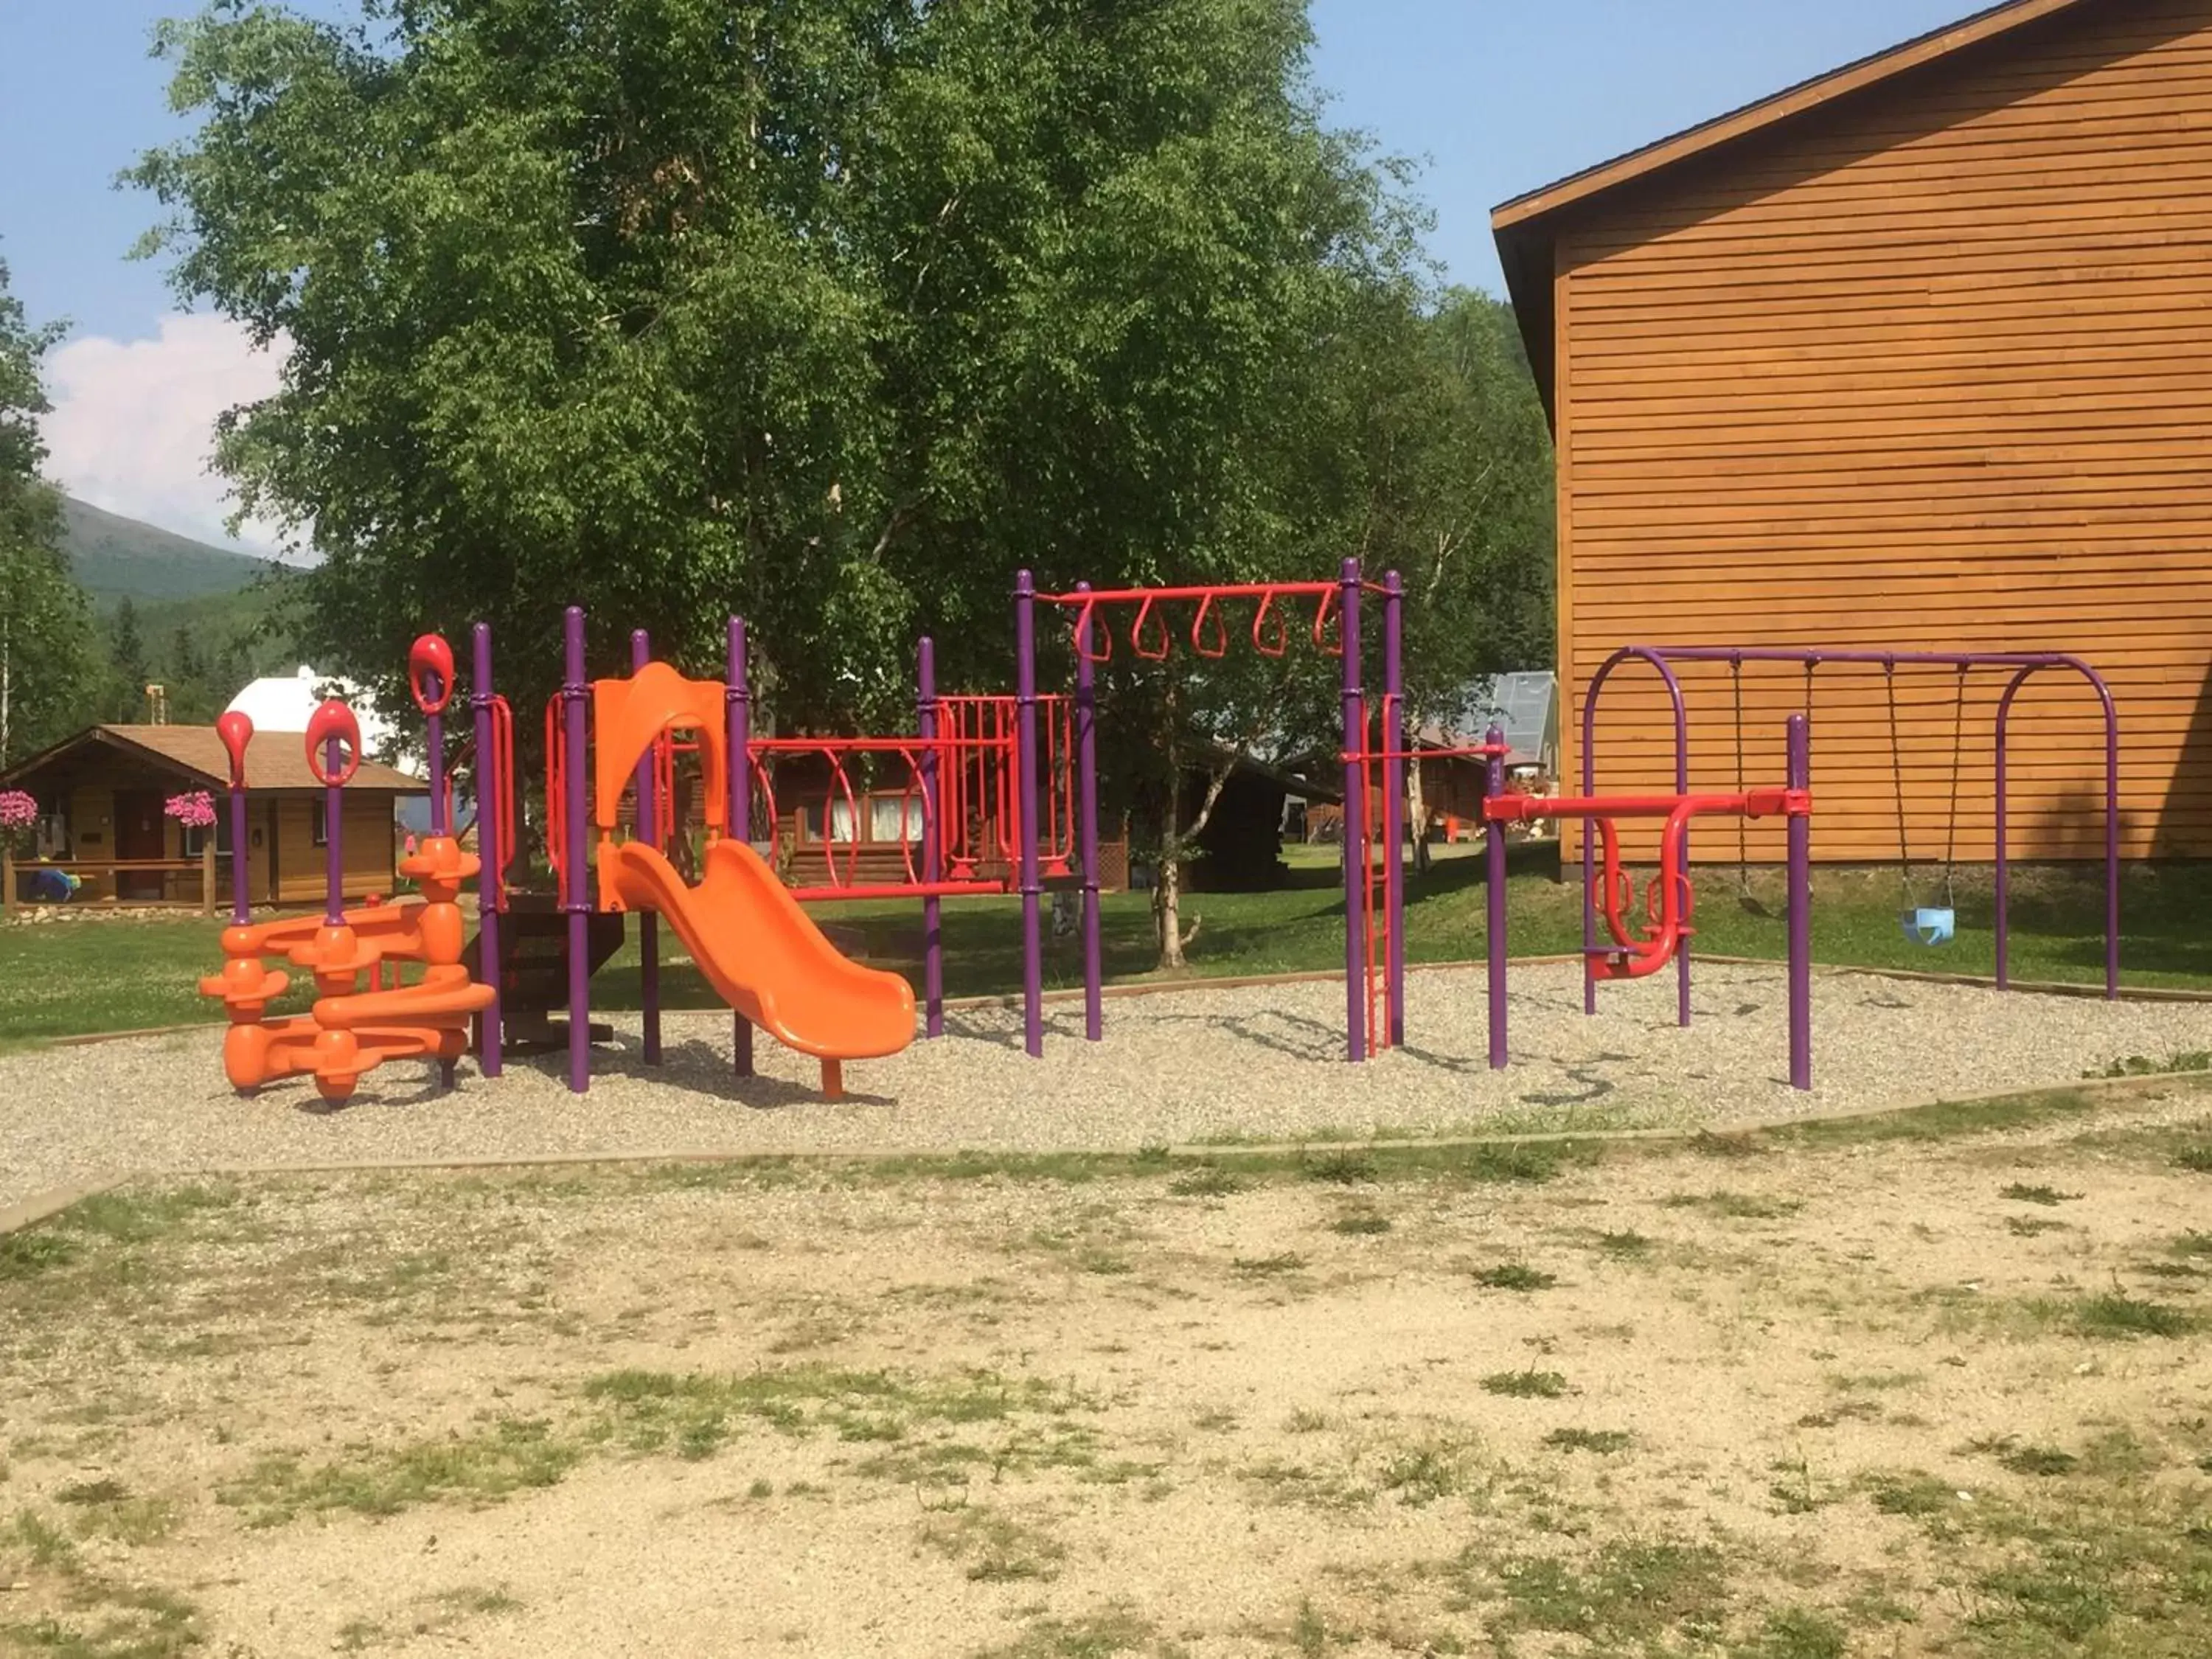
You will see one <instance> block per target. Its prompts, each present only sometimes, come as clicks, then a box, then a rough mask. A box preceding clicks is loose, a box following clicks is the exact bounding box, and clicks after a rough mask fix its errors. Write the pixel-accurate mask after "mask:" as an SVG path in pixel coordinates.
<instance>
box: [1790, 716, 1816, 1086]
mask: <svg viewBox="0 0 2212 1659" xmlns="http://www.w3.org/2000/svg"><path fill="white" fill-rule="evenodd" d="M1789 751H1790V769H1789V776H1788V778H1787V779H1786V780H1785V781H1786V782H1787V783H1788V784H1789V787H1790V788H1792V789H1810V788H1811V787H1813V738H1812V731H1811V726H1810V723H1809V722H1808V720H1806V718H1805V716H1804V715H1802V714H1792V715H1791V716H1790V722H1789ZM1812 1086H1813V820H1812V819H1811V818H1809V817H1806V816H1805V815H1804V814H1803V813H1802V812H1800V813H1792V814H1791V815H1790V1087H1791V1088H1793V1089H1809V1088H1811V1087H1812Z"/></svg>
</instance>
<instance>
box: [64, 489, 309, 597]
mask: <svg viewBox="0 0 2212 1659" xmlns="http://www.w3.org/2000/svg"><path fill="white" fill-rule="evenodd" d="M62 517H63V526H64V527H63V532H62V540H63V545H64V546H65V547H66V548H67V549H68V550H69V556H70V565H71V566H72V567H73V568H75V570H76V579H77V580H78V581H79V582H80V583H82V585H83V586H84V589H85V591H86V592H88V593H90V594H91V595H92V599H93V603H94V605H97V606H99V608H100V611H101V612H102V613H103V614H105V613H106V612H107V611H112V610H113V609H114V608H115V606H116V604H117V603H118V601H119V600H122V599H129V600H130V601H131V603H132V604H133V605H145V604H147V603H148V602H149V601H155V602H158V601H161V600H165V599H203V598H206V597H208V596H210V595H213V594H219V593H235V592H239V591H240V590H241V589H243V588H245V587H246V586H249V585H251V584H252V581H253V579H254V578H255V577H257V576H258V575H259V574H261V573H262V572H263V571H264V570H266V569H268V568H270V562H269V561H268V560H265V559H257V558H255V557H253V556H252V555H250V554H246V553H238V552H234V551H232V550H230V549H228V548H222V547H214V546H210V544H207V543H206V542H196V541H194V540H192V539H191V538H190V537H188V536H179V535H175V534H173V533H172V532H169V531H167V530H157V529H156V528H155V526H152V525H150V524H141V523H140V522H139V521H138V520H136V519H125V518H123V517H120V516H119V515H118V514H116V513H105V512H102V511H101V510H100V508H99V507H90V506H88V505H86V504H85V503H84V502H82V501H78V500H76V498H75V497H73V496H69V497H64V499H63V502H62Z"/></svg>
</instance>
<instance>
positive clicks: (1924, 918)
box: [1897, 908, 1959, 945]
mask: <svg viewBox="0 0 2212 1659" xmlns="http://www.w3.org/2000/svg"><path fill="white" fill-rule="evenodd" d="M1897 919H1898V921H1899V924H1900V925H1902V926H1903V927H1904V929H1905V938H1907V939H1911V941H1912V942H1913V943H1914V944H1915V945H1948V944H1949V943H1950V942H1951V939H1952V937H1953V936H1954V934H1955V933H1957V932H1958V925H1959V914H1958V912H1957V911H1955V910H1953V909H1950V908H1925V909H1919V910H1904V911H1900V912H1899V914H1898V918H1897Z"/></svg>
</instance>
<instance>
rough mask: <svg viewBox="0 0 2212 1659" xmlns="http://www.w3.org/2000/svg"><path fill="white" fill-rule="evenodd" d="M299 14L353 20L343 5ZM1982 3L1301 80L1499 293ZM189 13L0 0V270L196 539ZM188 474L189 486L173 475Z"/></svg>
mask: <svg viewBox="0 0 2212 1659" xmlns="http://www.w3.org/2000/svg"><path fill="white" fill-rule="evenodd" d="M186 9H189V7H188V6H187V5H186V4H184V3H181V0H0V109H4V110H6V111H7V112H8V118H7V119H6V120H5V121H4V122H0V259H5V260H6V261H7V262H8V264H9V266H10V268H11V270H12V276H13V286H14V289H15V294H16V295H17V297H19V298H20V299H21V300H22V301H24V302H25V303H26V304H27V306H28V307H30V310H31V313H32V315H33V318H34V319H49V318H54V317H67V318H69V319H71V321H72V323H73V324H74V325H75V335H74V337H73V338H74V340H75V342H76V344H75V345H74V346H73V347H72V348H71V349H70V351H69V352H67V353H65V354H64V356H63V358H62V359H61V360H60V361H59V362H58V364H57V372H56V374H55V376H54V377H53V378H54V380H55V382H56V384H55V387H54V391H55V397H56V401H57V403H58V404H65V405H66V406H65V407H64V409H63V410H61V411H60V414H59V416H58V419H57V421H56V422H54V425H53V429H52V433H51V434H50V437H51V440H52V442H53V447H54V449H55V452H56V459H57V470H58V471H61V472H62V473H63V474H64V482H67V483H70V484H71V485H72V486H73V487H76V488H78V489H79V490H80V493H82V494H85V495H88V497H90V498H91V499H94V500H95V501H100V504H101V505H104V506H112V507H114V508H115V510H118V511H122V512H130V513H134V514H135V515H137V516H140V517H150V518H154V519H155V520H156V521H157V522H161V523H164V524H167V525H170V526H172V527H173V528H178V529H181V530H185V531H187V532H191V533H206V532H208V531H210V529H211V528H212V527H213V522H214V520H215V519H216V517H217V516H219V511H218V509H217V507H216V506H215V505H214V504H215V503H216V501H217V498H218V497H219V494H220V492H219V490H216V489H214V488H213V486H212V485H211V483H210V481H207V480H205V479H203V478H199V477H197V476H196V471H197V470H196V469H194V468H192V467H191V465H189V461H190V456H189V453H188V452H189V450H190V447H191V444H190V435H191V432H192V431H195V430H197V429H198V428H199V427H200V426H202V425H204V422H205V420H206V419H207V418H208V417H209V414H210V413H211V411H212V410H215V409H219V408H221V407H222V406H224V404H227V403H228V402H232V401H236V400H237V399H238V398H243V397H247V396H252V395H254V392H255V387H256V384H257V382H256V380H255V376H254V374H253V373H252V371H251V370H250V369H247V368H244V367H242V366H241V365H240V364H238V363H236V362H224V361H223V358H222V351H223V349H224V342H225V340H226V339H227V336H225V335H224V334H223V333H222V331H220V330H219V329H217V328H216V327H215V326H214V325H213V323H212V319H208V320H207V321H205V322H204V323H203V324H201V325H185V324H180V323H179V320H178V319H174V318H173V317H172V316H170V315H169V313H173V311H174V310H175V308H176V307H175V305H174V302H173V300H172V299H171V297H170V296H169V295H168V293H167V289H166V288H165V287H164V285H163V283H162V280H161V273H160V270H159V269H158V268H157V267H155V266H152V265H148V264H131V263H129V262H127V261H126V260H125V254H126V253H127V252H128V251H129V249H130V246H131V243H132V241H133V240H136V238H137V235H138V234H139V233H140V232H141V231H142V230H143V229H144V228H145V227H146V225H147V224H148V222H149V220H150V219H151V218H152V216H153V214H152V209H151V204H149V203H148V202H147V201H145V200H144V199H143V198H142V197H137V196H136V195H135V194H132V193H131V192H126V191H117V190H115V189H113V188H112V181H113V179H114V177H115V174H116V173H117V172H118V171H119V170H120V169H121V168H122V167H125V166H127V165H128V164H129V163H130V162H131V160H132V159H133V158H134V157H135V156H136V155H137V154H138V153H139V152H140V151H142V150H143V149H145V148H146V147H148V146H149V145H150V144H156V143H161V142H163V141H165V140H166V139H167V138H169V137H173V136H174V135H175V134H176V132H177V127H176V125H175V124H174V122H173V120H172V119H171V118H170V117H169V115H168V112H167V106H166V103H165V100H164V97H163V90H164V84H165V77H164V75H163V71H162V66H161V64H159V63H157V62H155V61H153V60H152V59H150V58H149V56H148V53H147V41H148V37H149V32H150V30H151V28H152V27H153V24H154V22H155V20H157V19H158V18H160V17H162V16H164V15H172V14H174V13H177V12H179V11H183V10H186ZM302 9H307V10H313V11H317V12H320V13H322V14H324V15H356V13H357V7H356V6H355V5H353V4H351V3H349V0H306V3H305V4H304V5H303V6H302ZM1972 9H1974V0H1854V3H1851V4H1850V5H1810V4H1801V3H1790V0H1314V6H1313V17H1314V23H1315V27H1316V33H1318V36H1319V39H1320V49H1319V51H1318V52H1317V54H1316V60H1315V64H1314V70H1315V76H1316V80H1317V82H1319V83H1320V85H1321V86H1322V88H1324V89H1325V90H1326V91H1328V93H1329V94H1331V95H1332V100H1333V102H1332V113H1333V115H1334V118H1335V120H1336V121H1337V122H1338V123H1339V124H1340V125H1349V126H1356V127H1359V128H1363V129H1364V130H1366V131H1369V132H1370V133H1372V134H1373V135H1374V137H1375V138H1376V141H1377V142H1378V143H1379V144H1380V145H1381V146H1382V147H1383V149H1386V150H1388V151H1390V152H1392V153H1395V154H1399V155H1409V156H1413V157H1415V158H1417V159H1419V160H1421V161H1423V162H1424V163H1425V172H1424V174H1423V178H1422V183H1421V191H1422V194H1423V195H1424V196H1425V198H1426V199H1427V200H1428V202H1429V203H1430V204H1431V206H1432V208H1433V209H1434V210H1435V213H1436V219H1437V223H1436V229H1435V232H1434V234H1433V236H1432V239H1431V248H1432V251H1433V252H1434V253H1435V254H1436V256H1437V258H1438V259H1439V260H1440V261H1441V262H1442V264H1443V266H1444V268H1445V270H1446V271H1447V273H1448V274H1449V276H1451V278H1452V279H1453V280H1455V281H1457V282H1462V283H1469V284H1472V285H1474V286H1478V287H1483V288H1489V289H1497V288H1498V287H1499V286H1500V283H1499V278H1498V264H1497V257H1496V254H1495V252H1494V251H1493V250H1492V246H1491V240H1490V229H1489V214H1490V210H1491V209H1492V207H1493V206H1495V205H1496V204H1498V203H1499V202H1501V201H1504V199H1506V198H1507V197H1510V196H1514V195H1517V194H1519V193H1520V192H1521V191H1525V190H1528V189H1530V188H1533V187H1534V186H1535V185H1541V184H1544V183H1546V182H1547V181H1549V180H1551V179H1555V178H1558V177H1560V176H1561V175H1563V174H1565V173H1571V172H1574V171H1576V170H1577V168H1580V167H1586V166H1588V165H1589V164H1590V163H1592V162H1594V161H1602V160H1604V159H1606V158H1607V157H1608V156H1611V155H1618V154H1619V153H1620V152H1621V151H1623V150H1626V149H1633V148H1635V147H1636V146H1637V145H1638V144H1642V143H1647V142H1649V141H1650V140H1651V139H1653V138H1656V137H1662V136H1663V135H1664V134H1666V133H1668V132H1671V131H1675V130H1676V129H1678V128H1680V127H1684V126H1687V125H1691V124H1692V123H1694V122H1697V121H1699V120H1702V119H1705V118H1707V117H1709V116H1711V115H1715V114H1717V113H1719V112H1722V111H1723V110H1727V109H1729V108H1732V107H1734V106H1736V105H1739V104H1741V103H1745V102H1747V101H1749V100H1752V99H1754V98H1757V97H1759V96H1762V95H1763V94H1766V93H1769V92H1771V91H1774V90H1777V89H1778V88H1781V87H1783V86H1785V85H1787V84H1789V83H1790V82H1794V81H1798V80H1802V79H1803V78H1804V77H1805V76H1808V75H1814V74H1817V73H1819V72H1820V71H1821V70H1826V69H1830V68H1832V67H1834V66H1835V65H1837V64H1842V63H1845V62H1847V61H1849V60H1850V59H1851V58H1857V57H1860V56H1863V54H1865V53H1867V52H1872V51H1876V50H1878V49H1880V48H1881V47H1883V46H1889V45H1892V44H1894V43H1895V42H1897V41H1899V40H1905V39H1906V38H1908V37H1910V36H1911V35H1915V34H1918V33H1923V31H1925V30H1928V29H1930V28H1934V27H1939V26H1941V25H1942V24H1943V23H1946V22H1948V21H1952V20H1953V19H1954V18H1956V17H1958V16H1960V15H1964V14H1965V13H1966V12H1968V11H1970V10H1972ZM165 319H166V320H165ZM233 356H235V352H233ZM149 388H150V390H149ZM119 398H128V399H129V401H128V402H127V404H125V405H124V406H122V407H115V406H112V405H114V404H115V403H116V400H118V399H119ZM149 398H159V399H162V400H166V401H163V402H161V404H160V405H159V407H158V408H155V407H153V406H152V405H151V404H149V401H148V400H149ZM202 405H204V406H205V407H204V408H203V407H202ZM141 449H143V451H144V452H145V453H137V452H138V450H141ZM177 473H181V474H189V475H193V476H179V477H170V476H168V475H169V474H177ZM103 497H104V498H105V499H103Z"/></svg>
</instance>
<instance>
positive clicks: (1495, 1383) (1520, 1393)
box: [1482, 1370, 1567, 1400]
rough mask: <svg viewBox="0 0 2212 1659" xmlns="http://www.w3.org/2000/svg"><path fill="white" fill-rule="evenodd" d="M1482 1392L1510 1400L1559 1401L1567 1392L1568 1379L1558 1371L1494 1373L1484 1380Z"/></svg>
mask: <svg viewBox="0 0 2212 1659" xmlns="http://www.w3.org/2000/svg"><path fill="white" fill-rule="evenodd" d="M1482 1391H1483V1392H1484V1393H1485V1394H1494V1395H1503V1396H1504V1398H1506V1399H1508V1400H1558V1399H1561V1398H1563V1397H1564V1396H1565V1394H1566V1392H1567V1379H1566V1378H1565V1376H1563V1375H1561V1374H1560V1373H1559V1372H1558V1371H1538V1370H1526V1371H1492V1372H1491V1374H1490V1375H1489V1376H1486V1377H1484V1378H1483V1379H1482Z"/></svg>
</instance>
